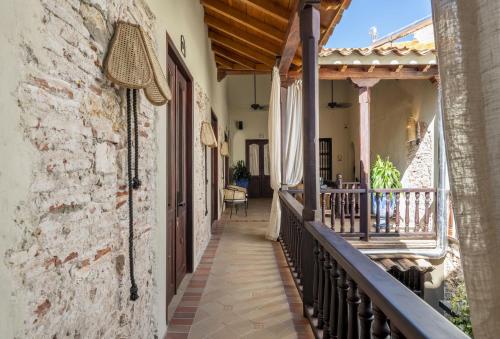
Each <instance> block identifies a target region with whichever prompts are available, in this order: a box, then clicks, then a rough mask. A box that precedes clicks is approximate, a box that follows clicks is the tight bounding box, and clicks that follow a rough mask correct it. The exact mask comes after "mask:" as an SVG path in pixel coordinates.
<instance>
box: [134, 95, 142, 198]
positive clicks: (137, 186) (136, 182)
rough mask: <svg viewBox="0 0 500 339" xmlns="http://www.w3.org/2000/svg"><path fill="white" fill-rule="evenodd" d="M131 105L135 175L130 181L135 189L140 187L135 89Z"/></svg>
mask: <svg viewBox="0 0 500 339" xmlns="http://www.w3.org/2000/svg"><path fill="white" fill-rule="evenodd" d="M132 107H133V109H134V147H135V155H134V158H135V164H134V165H135V175H134V179H133V182H132V185H133V186H132V187H133V188H134V189H135V190H136V189H138V188H139V187H141V184H142V183H141V180H140V179H139V127H138V122H137V90H136V89H134V90H132Z"/></svg>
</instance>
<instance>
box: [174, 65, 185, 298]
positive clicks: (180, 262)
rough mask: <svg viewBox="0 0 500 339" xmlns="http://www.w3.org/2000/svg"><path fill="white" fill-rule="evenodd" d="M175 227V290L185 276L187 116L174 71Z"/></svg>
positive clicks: (182, 87) (181, 82) (180, 81)
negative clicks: (175, 112) (175, 111)
mask: <svg viewBox="0 0 500 339" xmlns="http://www.w3.org/2000/svg"><path fill="white" fill-rule="evenodd" d="M175 92H176V93H175V96H176V107H177V109H176V110H177V114H176V147H175V154H176V159H175V160H176V174H175V178H176V198H177V199H176V200H177V213H176V226H175V273H176V274H175V275H176V289H177V288H178V287H179V284H180V283H181V281H182V279H183V278H184V276H185V275H186V221H187V192H186V165H187V162H186V160H187V157H186V116H187V110H186V108H187V105H186V104H187V95H186V94H187V81H186V79H185V78H184V76H183V75H182V74H181V73H180V71H179V69H178V68H177V69H176V87H175Z"/></svg>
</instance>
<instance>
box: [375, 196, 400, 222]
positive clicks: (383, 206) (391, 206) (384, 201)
mask: <svg viewBox="0 0 500 339" xmlns="http://www.w3.org/2000/svg"><path fill="white" fill-rule="evenodd" d="M379 204H380V228H385V226H386V225H387V222H386V220H385V213H386V206H387V198H386V195H385V194H382V195H381V196H380V200H379ZM395 206H396V201H395V199H394V195H392V198H391V199H390V201H389V217H392V216H393V215H394V208H395ZM372 215H374V216H376V215H377V197H376V195H375V194H373V193H372Z"/></svg>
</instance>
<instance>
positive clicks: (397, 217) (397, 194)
mask: <svg viewBox="0 0 500 339" xmlns="http://www.w3.org/2000/svg"><path fill="white" fill-rule="evenodd" d="M395 194H396V233H399V192H396V193H395Z"/></svg>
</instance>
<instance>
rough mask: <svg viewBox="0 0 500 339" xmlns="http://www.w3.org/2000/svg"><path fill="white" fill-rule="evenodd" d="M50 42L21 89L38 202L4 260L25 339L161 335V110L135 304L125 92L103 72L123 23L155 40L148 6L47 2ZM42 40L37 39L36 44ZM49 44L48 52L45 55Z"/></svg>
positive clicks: (146, 164) (38, 52)
mask: <svg viewBox="0 0 500 339" xmlns="http://www.w3.org/2000/svg"><path fill="white" fill-rule="evenodd" d="M40 5H41V8H42V12H41V13H39V20H40V22H39V32H38V33H39V34H38V36H23V37H22V38H21V40H22V43H21V44H20V45H19V48H20V51H21V53H20V55H21V58H20V60H19V62H20V63H22V67H21V69H22V70H23V74H22V81H21V82H20V83H19V85H18V90H17V92H16V93H15V95H16V96H17V101H18V106H19V109H20V112H21V123H20V126H19V128H20V129H21V130H22V132H23V135H24V138H25V140H26V141H27V142H29V143H30V144H31V145H32V148H33V154H32V156H33V171H32V178H31V185H30V191H29V196H28V197H27V199H25V200H23V201H19V203H18V206H17V209H16V215H15V224H16V225H17V227H18V229H19V234H21V236H20V238H19V240H18V241H17V242H16V243H15V244H12V247H11V248H10V249H9V250H8V251H7V252H6V253H4V254H3V255H4V258H3V259H4V262H5V264H6V265H7V267H8V269H9V271H10V273H11V275H12V279H13V281H14V292H13V294H12V298H13V299H17V300H19V301H20V302H23V303H25V305H23V306H24V308H25V309H26V310H27V314H26V315H25V316H24V325H23V328H22V329H19V331H18V334H17V335H18V337H19V338H63V337H64V338H65V337H71V338H129V337H130V338H153V337H155V336H156V335H157V333H156V324H155V320H154V317H153V316H152V314H151V313H152V307H151V303H152V294H153V293H152V289H153V278H152V270H153V257H154V253H153V250H152V240H151V230H152V227H154V225H155V201H156V197H155V196H156V192H155V190H156V187H155V180H156V177H155V175H156V159H155V156H156V141H155V131H156V120H157V119H156V117H157V111H156V110H155V109H154V108H153V106H151V105H150V104H149V103H148V102H147V101H146V100H145V99H144V98H143V97H142V95H141V100H140V110H139V128H140V142H141V144H140V176H141V179H142V182H143V186H142V187H141V189H140V190H139V191H138V192H137V193H136V194H134V197H135V199H136V224H135V230H136V238H135V242H136V248H135V256H136V280H137V283H138V286H139V294H140V299H139V300H137V301H136V302H131V301H129V292H128V291H129V286H130V283H129V280H128V260H127V254H128V249H127V239H128V217H127V203H126V200H127V186H126V133H125V126H124V122H125V120H124V113H123V108H122V107H121V105H122V103H123V97H122V96H123V93H122V92H121V91H120V90H119V89H117V88H116V87H115V86H113V85H112V84H111V83H110V82H109V81H107V80H106V79H105V77H104V75H103V70H102V64H103V58H104V56H105V51H106V49H107V45H108V41H109V39H110V37H111V34H112V30H113V26H112V23H114V22H115V21H116V20H117V19H118V18H121V19H124V20H128V21H131V22H137V23H140V24H141V25H142V26H143V28H145V29H146V31H148V32H152V31H153V29H154V27H153V24H154V20H155V18H154V16H153V15H152V14H151V13H150V11H149V9H148V8H147V6H146V5H144V3H143V1H141V0H136V1H134V0H119V1H118V0H108V1H106V0H85V1H77V0H40ZM30 39H37V41H32V40H30ZM34 46H37V47H34Z"/></svg>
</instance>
